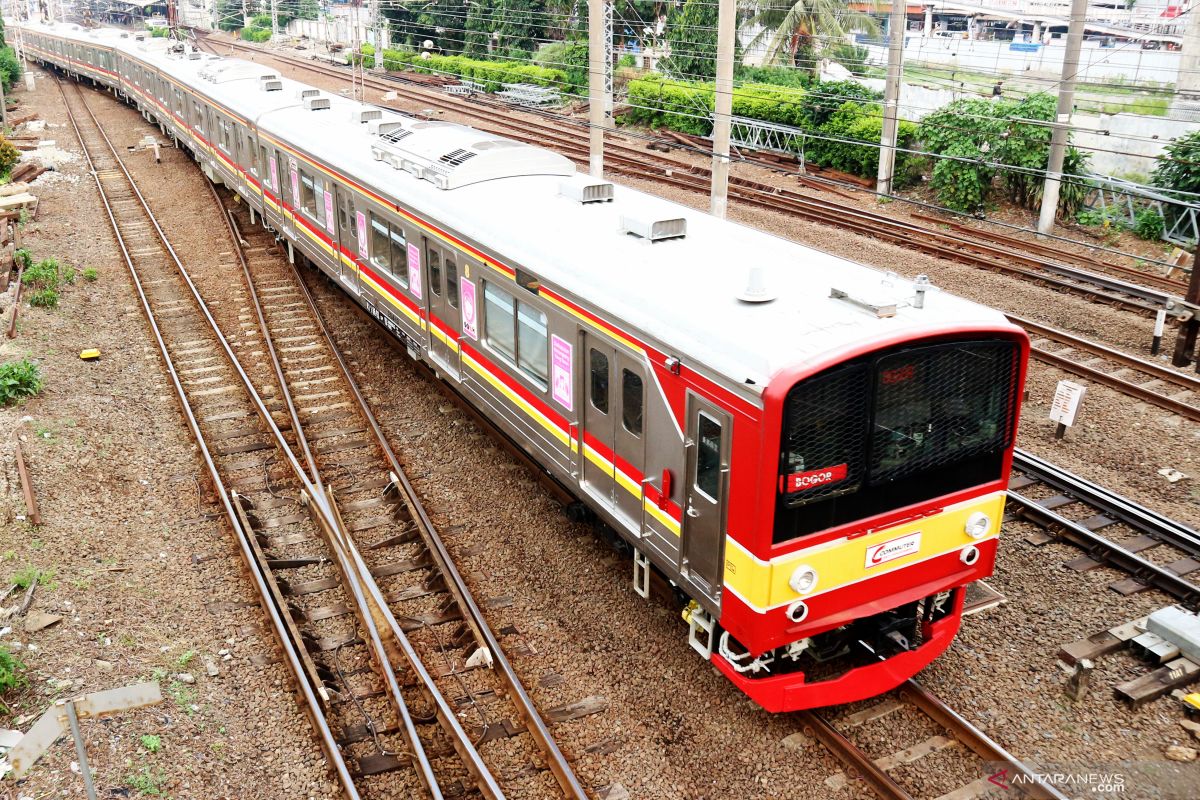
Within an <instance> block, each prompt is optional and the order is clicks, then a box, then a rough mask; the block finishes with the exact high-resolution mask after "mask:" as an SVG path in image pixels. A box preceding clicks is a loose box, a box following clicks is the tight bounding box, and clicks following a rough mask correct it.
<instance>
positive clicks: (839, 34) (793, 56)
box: [742, 0, 879, 72]
mask: <svg viewBox="0 0 1200 800" xmlns="http://www.w3.org/2000/svg"><path fill="white" fill-rule="evenodd" d="M870 5H871V6H874V5H875V0H871V2H870ZM742 28H743V30H745V31H747V32H756V33H755V36H754V38H753V39H751V40H750V43H749V44H748V45H747V47H749V48H750V49H751V50H757V49H760V48H765V50H766V55H765V58H764V63H767V64H782V65H786V66H792V67H801V68H805V69H810V70H811V71H812V72H817V71H818V70H817V58H816V57H817V55H819V54H820V52H821V51H822V50H824V49H826V48H827V47H830V46H832V45H836V44H839V43H841V42H844V41H845V39H846V36H847V34H849V33H851V32H852V31H855V30H861V31H864V32H866V33H869V34H872V35H876V34H878V33H879V23H878V22H876V21H875V18H874V17H872V16H871V15H869V14H865V13H863V12H861V11H851V10H850V9H849V8H848V6H847V4H846V3H845V2H842V1H841V0H762V2H761V3H759V4H758V5H757V10H756V11H755V13H754V14H753V15H751V16H750V18H749V19H748V20H747V21H746V22H745V23H744V24H743V26H742Z"/></svg>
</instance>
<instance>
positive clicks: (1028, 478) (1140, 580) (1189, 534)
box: [1006, 449, 1200, 608]
mask: <svg viewBox="0 0 1200 800" xmlns="http://www.w3.org/2000/svg"><path fill="white" fill-rule="evenodd" d="M1039 489H1040V493H1041V494H1042V495H1044V496H1042V497H1039V498H1036V499H1035V498H1033V497H1032V496H1031V494H1032V492H1033V491H1035V490H1039ZM1006 508H1007V511H1008V513H1010V514H1011V515H1012V516H1013V517H1016V518H1017V519H1024V520H1028V521H1030V522H1033V523H1034V524H1036V525H1039V526H1041V527H1043V528H1045V529H1046V531H1048V532H1049V533H1050V534H1051V535H1052V536H1053V537H1057V538H1060V539H1063V540H1065V541H1067V542H1070V543H1071V544H1073V545H1075V546H1076V547H1079V548H1080V549H1082V550H1083V551H1084V553H1085V554H1086V555H1085V557H1083V558H1080V559H1077V560H1076V561H1075V562H1072V563H1071V564H1070V566H1072V567H1073V568H1075V569H1077V570H1080V571H1083V570H1087V569H1091V568H1093V567H1096V566H1099V565H1100V564H1107V565H1109V566H1112V567H1115V568H1117V569H1119V570H1121V571H1123V572H1125V573H1127V574H1128V575H1129V578H1127V579H1125V580H1122V581H1119V582H1117V583H1115V584H1113V588H1114V589H1115V590H1117V591H1119V592H1121V593H1123V594H1132V593H1134V592H1138V591H1141V590H1143V589H1146V588H1155V589H1160V590H1161V591H1163V592H1165V593H1166V594H1168V595H1170V596H1171V597H1173V598H1175V599H1176V600H1177V601H1179V602H1181V603H1183V604H1184V605H1186V606H1189V607H1191V608H1200V586H1197V585H1196V584H1194V583H1192V582H1191V581H1189V580H1188V579H1187V577H1186V576H1189V575H1197V574H1200V533H1198V532H1197V531H1196V530H1194V529H1193V528H1190V527H1188V526H1187V525H1184V524H1182V523H1180V522H1177V521H1175V520H1172V519H1169V518H1168V517H1165V516H1163V515H1162V514H1159V513H1157V512H1155V511H1152V510H1150V509H1148V508H1146V507H1145V506H1142V505H1140V504H1138V503H1135V502H1133V501H1132V500H1129V499H1128V498H1126V497H1122V496H1121V495H1119V494H1116V493H1115V492H1111V491H1109V490H1107V489H1104V488H1103V487H1100V486H1097V485H1096V484H1094V483H1092V482H1090V481H1088V480H1086V479H1084V478H1081V477H1079V476H1077V475H1074V474H1072V473H1070V472H1068V471H1066V470H1064V469H1063V468H1061V467H1058V466H1055V465H1054V464H1051V463H1050V462H1048V461H1045V460H1044V459H1041V458H1038V457H1037V456H1034V455H1033V454H1031V453H1027V452H1025V451H1023V450H1020V449H1018V450H1017V451H1016V453H1015V455H1014V457H1013V477H1012V479H1011V481H1010V482H1009V491H1008V505H1007V507H1006ZM1118 531H1122V533H1121V536H1122V538H1121V539H1118V540H1114V539H1113V538H1110V536H1109V535H1105V534H1113V533H1115V532H1118ZM1142 553H1145V554H1146V555H1147V556H1149V555H1155V556H1157V557H1158V561H1152V560H1150V559H1149V558H1146V557H1144V556H1143V555H1141V554H1142ZM1159 561H1161V562H1165V563H1158V562H1159Z"/></svg>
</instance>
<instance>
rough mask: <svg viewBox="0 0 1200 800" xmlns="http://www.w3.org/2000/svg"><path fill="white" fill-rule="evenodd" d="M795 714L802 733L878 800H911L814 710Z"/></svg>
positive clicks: (869, 758) (854, 745)
mask: <svg viewBox="0 0 1200 800" xmlns="http://www.w3.org/2000/svg"><path fill="white" fill-rule="evenodd" d="M795 714H796V716H797V717H798V718H799V719H800V724H801V725H803V726H804V730H806V731H808V732H809V733H811V734H812V735H813V736H815V737H816V739H817V741H819V742H820V743H821V744H822V745H824V746H825V749H826V750H828V751H829V752H830V753H832V754H833V755H834V756H835V757H836V758H837V759H838V760H839V761H841V762H842V764H844V765H845V767H846V770H847V774H848V775H849V776H850V777H852V778H855V777H859V778H862V779H863V780H864V781H866V783H867V785H868V786H870V787H871V791H873V792H874V793H875V795H876V796H877V797H879V798H880V800H913V796H912V795H911V794H909V793H908V792H906V791H905V790H904V787H902V786H901V785H900V784H898V783H896V781H895V779H893V778H892V776H891V775H888V774H887V773H886V772H884V771H883V769H882V768H881V767H880V766H879V765H878V764H876V763H875V760H874V759H873V758H871V757H870V756H869V755H867V754H866V753H864V752H863V751H862V749H861V748H860V747H859V746H858V745H856V744H855V743H854V742H852V741H850V740H849V739H847V738H846V737H845V736H844V735H843V734H842V733H841V732H840V731H839V730H838V729H837V728H835V727H833V725H831V724H830V723H829V721H828V720H826V719H825V718H824V717H822V716H821V715H820V714H818V713H816V712H815V711H797V712H795Z"/></svg>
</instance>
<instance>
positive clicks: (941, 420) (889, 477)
mask: <svg viewBox="0 0 1200 800" xmlns="http://www.w3.org/2000/svg"><path fill="white" fill-rule="evenodd" d="M1018 364H1019V361H1018V348H1017V345H1016V344H1015V343H1013V342H1009V341H995V340H991V341H962V342H948V343H939V344H930V345H920V346H915V347H906V348H903V349H899V350H892V351H887V352H884V353H882V354H872V355H871V356H868V357H866V358H862V359H858V360H856V361H853V362H849V363H847V364H843V365H840V366H838V367H835V368H833V369H831V370H827V371H826V372H823V373H821V374H819V375H816V376H814V377H812V378H808V379H806V380H804V381H801V382H800V383H798V384H796V386H794V387H793V388H792V390H791V391H790V392H789V393H788V398H787V401H786V403H785V411H784V413H785V419H784V437H783V442H782V444H783V447H782V452H781V465H780V466H781V474H780V479H779V484H780V485H779V501H778V507H777V509H776V525H775V536H774V539H775V541H776V542H782V541H787V540H789V539H792V538H795V537H796V536H801V535H804V534H806V533H812V532H814V531H818V530H821V529H824V528H827V527H830V526H832V525H838V524H842V523H845V522H851V521H853V520H855V519H862V518H864V517H868V516H871V515H873V514H878V513H880V512H883V511H887V510H889V509H892V508H898V507H902V506H905V505H909V504H911V503H916V502H919V501H921V500H926V499H929V498H932V497H937V496H939V495H943V494H947V493H949V492H953V491H957V490H959V489H965V488H969V487H970V486H974V485H977V484H980V483H984V482H986V481H989V480H995V479H997V478H998V477H1000V470H1001V465H1002V463H1003V457H1004V453H1005V451H1006V449H1007V448H1008V446H1009V444H1010V441H1011V437H1012V419H1013V415H1014V410H1015V407H1016V397H1015V391H1016V386H1017V378H1018V374H1017V371H1018Z"/></svg>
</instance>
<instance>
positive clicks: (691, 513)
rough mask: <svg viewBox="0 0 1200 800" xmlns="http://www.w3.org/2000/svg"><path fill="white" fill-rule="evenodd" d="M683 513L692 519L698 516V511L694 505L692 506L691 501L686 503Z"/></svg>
mask: <svg viewBox="0 0 1200 800" xmlns="http://www.w3.org/2000/svg"><path fill="white" fill-rule="evenodd" d="M684 513H686V514H687V515H688V516H689V517H691V518H692V519H695V518H696V517H698V516H700V512H699V511H697V510H696V507H695V506H693V505H692V504H691V503H689V504H688V507H687V511H686V512H684Z"/></svg>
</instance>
